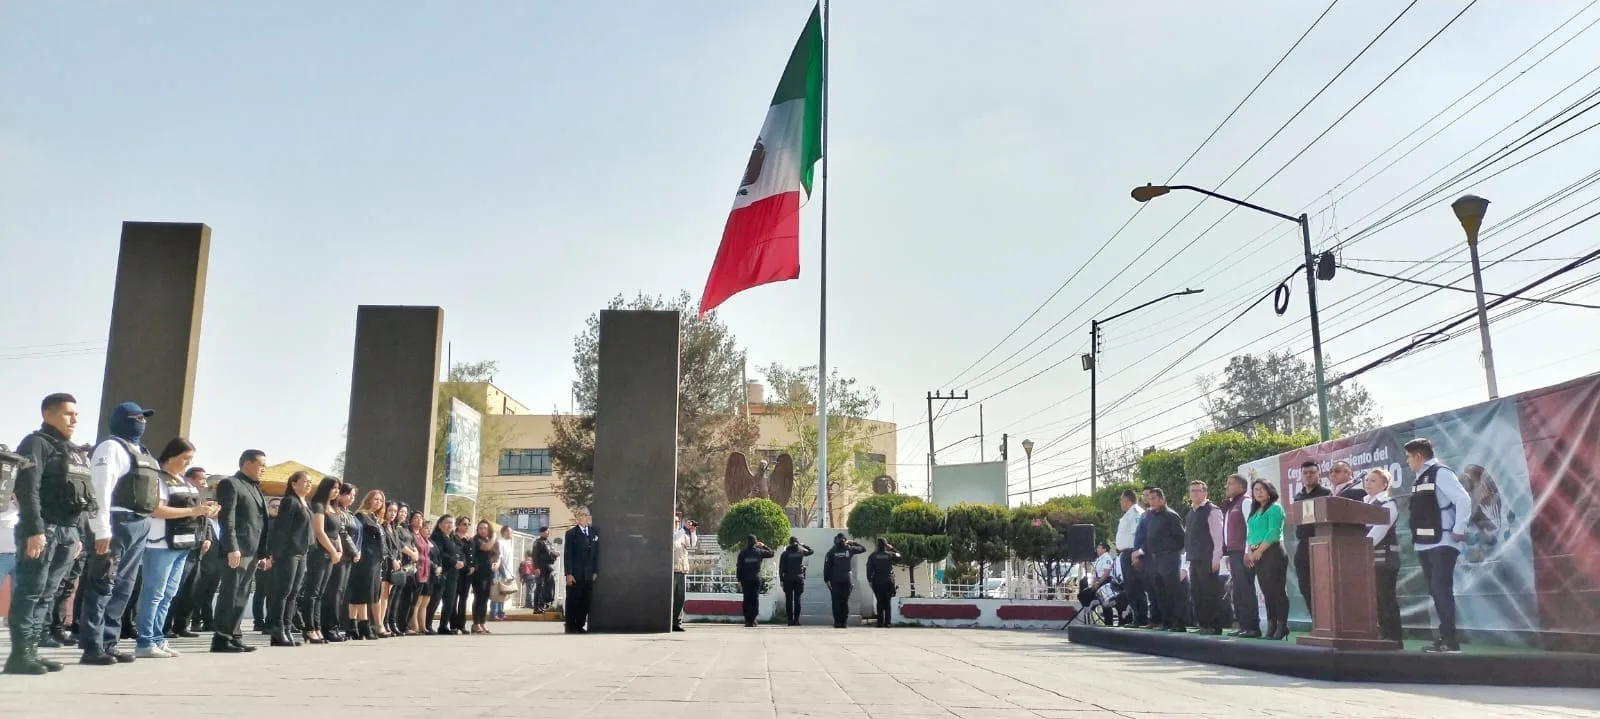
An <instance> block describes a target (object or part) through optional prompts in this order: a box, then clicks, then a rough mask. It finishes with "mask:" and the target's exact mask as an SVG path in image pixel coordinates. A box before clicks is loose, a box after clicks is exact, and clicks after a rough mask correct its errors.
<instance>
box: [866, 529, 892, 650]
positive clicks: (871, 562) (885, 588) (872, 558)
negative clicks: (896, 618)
mask: <svg viewBox="0 0 1600 719" xmlns="http://www.w3.org/2000/svg"><path fill="white" fill-rule="evenodd" d="M899 561H900V553H899V552H896V551H894V545H891V544H889V542H888V540H886V539H884V538H882V537H879V538H878V551H876V552H873V553H872V554H869V555H867V586H869V587H872V596H873V598H874V599H876V600H877V612H878V626H880V627H884V628H888V626H889V619H890V615H891V612H890V611H889V607H890V605H891V604H892V603H893V602H894V594H895V590H896V589H897V587H895V584H894V565H895V564H896V563H898V562H899Z"/></svg>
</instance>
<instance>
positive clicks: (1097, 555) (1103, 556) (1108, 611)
mask: <svg viewBox="0 0 1600 719" xmlns="http://www.w3.org/2000/svg"><path fill="white" fill-rule="evenodd" d="M1116 565H1117V555H1115V554H1112V553H1111V545H1109V544H1106V543H1105V542H1100V543H1099V544H1096V545H1094V568H1093V570H1092V571H1093V572H1094V583H1093V584H1091V585H1090V586H1089V591H1091V592H1094V593H1096V594H1098V593H1099V592H1100V587H1102V586H1105V585H1106V584H1108V583H1110V582H1111V575H1112V574H1113V571H1114V570H1113V568H1114V567H1116ZM1115 604H1116V603H1112V604H1105V605H1102V606H1101V611H1103V612H1104V613H1105V621H1106V626H1108V627H1109V626H1112V625H1114V624H1116V615H1117V608H1116V606H1115Z"/></svg>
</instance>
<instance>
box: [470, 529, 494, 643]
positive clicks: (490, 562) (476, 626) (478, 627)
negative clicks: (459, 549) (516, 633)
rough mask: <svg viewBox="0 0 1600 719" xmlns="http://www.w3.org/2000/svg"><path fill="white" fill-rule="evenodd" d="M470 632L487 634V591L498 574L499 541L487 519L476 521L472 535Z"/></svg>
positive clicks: (490, 588) (492, 586)
mask: <svg viewBox="0 0 1600 719" xmlns="http://www.w3.org/2000/svg"><path fill="white" fill-rule="evenodd" d="M471 546H472V567H471V575H470V576H471V577H472V633H473V634H488V633H489V627H488V614H489V592H490V590H492V589H493V588H494V580H495V577H497V576H499V574H500V541H499V540H498V539H497V538H495V536H494V528H493V527H492V526H491V525H490V524H489V520H487V519H483V520H479V521H478V531H477V533H476V534H474V535H473V537H472V544H471Z"/></svg>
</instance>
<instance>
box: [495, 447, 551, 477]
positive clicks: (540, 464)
mask: <svg viewBox="0 0 1600 719" xmlns="http://www.w3.org/2000/svg"><path fill="white" fill-rule="evenodd" d="M500 474H501V475H511V476H541V477H542V476H548V475H549V474H550V450H548V449H506V450H501V451H500Z"/></svg>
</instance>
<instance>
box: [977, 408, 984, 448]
mask: <svg viewBox="0 0 1600 719" xmlns="http://www.w3.org/2000/svg"><path fill="white" fill-rule="evenodd" d="M984 442H985V440H984V438H983V405H981V404H980V405H978V461H979V462H982V461H983V450H984V446H983V443H984Z"/></svg>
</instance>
